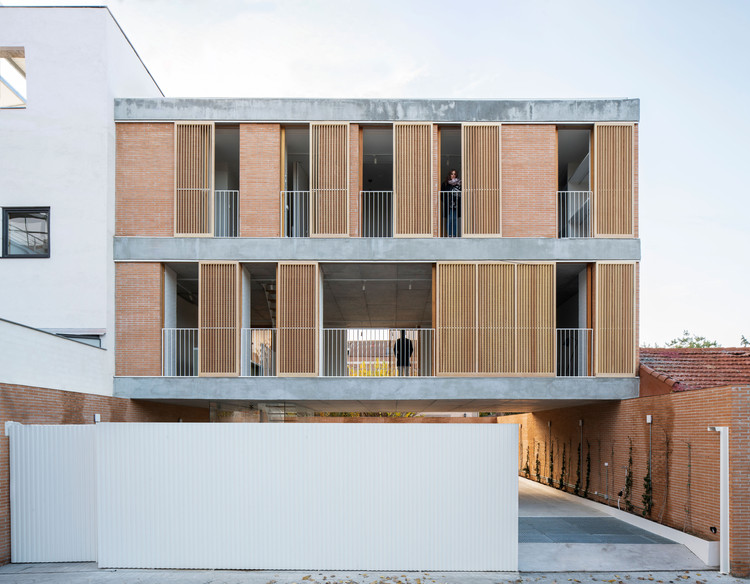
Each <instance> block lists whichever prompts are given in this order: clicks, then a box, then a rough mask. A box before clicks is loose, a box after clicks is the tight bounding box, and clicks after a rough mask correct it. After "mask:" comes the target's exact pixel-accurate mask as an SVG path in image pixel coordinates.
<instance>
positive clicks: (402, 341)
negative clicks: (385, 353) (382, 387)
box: [393, 329, 414, 377]
mask: <svg viewBox="0 0 750 584" xmlns="http://www.w3.org/2000/svg"><path fill="white" fill-rule="evenodd" d="M393 354H394V355H396V368H397V369H398V376H399V377H408V376H409V375H410V374H411V372H410V368H411V356H412V355H413V354H414V343H412V342H411V341H410V340H409V339H407V338H406V331H405V330H403V329H401V337H399V338H398V339H396V342H395V343H394V344H393Z"/></svg>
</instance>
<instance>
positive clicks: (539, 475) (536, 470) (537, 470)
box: [534, 446, 542, 483]
mask: <svg viewBox="0 0 750 584" xmlns="http://www.w3.org/2000/svg"><path fill="white" fill-rule="evenodd" d="M534 473H535V474H536V482H538V483H541V482H542V463H541V462H540V461H539V447H538V446H537V448H536V462H535V463H534Z"/></svg>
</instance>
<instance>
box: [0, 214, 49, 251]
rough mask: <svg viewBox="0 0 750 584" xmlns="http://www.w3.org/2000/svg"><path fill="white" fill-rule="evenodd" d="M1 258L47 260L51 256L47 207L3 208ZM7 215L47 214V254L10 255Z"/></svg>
mask: <svg viewBox="0 0 750 584" xmlns="http://www.w3.org/2000/svg"><path fill="white" fill-rule="evenodd" d="M2 211H3V233H2V257H3V258H8V259H19V258H21V259H23V258H26V259H29V258H48V257H50V256H51V255H52V214H51V212H50V208H49V207H3V208H2ZM9 213H46V214H47V253H44V254H42V253H33V254H28V253H23V254H19V253H15V254H14V253H10V237H9V236H8V215H9Z"/></svg>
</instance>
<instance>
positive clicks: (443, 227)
mask: <svg viewBox="0 0 750 584" xmlns="http://www.w3.org/2000/svg"><path fill="white" fill-rule="evenodd" d="M461 195H462V193H461V191H440V193H438V201H439V206H440V214H439V215H438V235H439V237H461V235H462V226H461V202H462V201H461V198H462V197H461Z"/></svg>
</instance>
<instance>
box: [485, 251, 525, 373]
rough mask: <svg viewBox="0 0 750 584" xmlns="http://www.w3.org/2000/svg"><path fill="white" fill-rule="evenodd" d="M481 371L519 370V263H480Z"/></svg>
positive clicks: (505, 371) (504, 371)
mask: <svg viewBox="0 0 750 584" xmlns="http://www.w3.org/2000/svg"><path fill="white" fill-rule="evenodd" d="M477 287H478V290H477V302H478V306H477V337H478V338H477V348H478V372H479V373H480V374H485V375H488V374H498V373H514V372H515V354H516V306H515V305H516V294H515V265H514V264H505V263H487V264H479V265H478V266H477Z"/></svg>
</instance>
